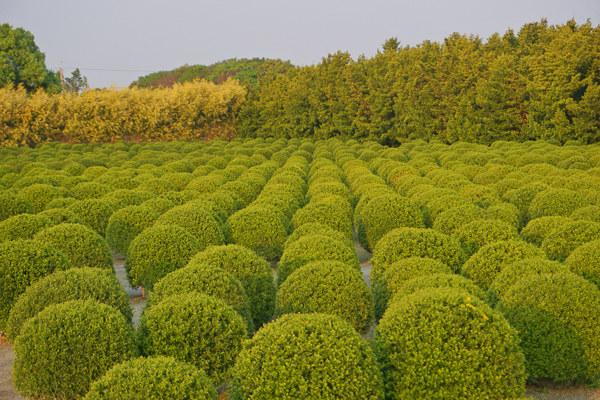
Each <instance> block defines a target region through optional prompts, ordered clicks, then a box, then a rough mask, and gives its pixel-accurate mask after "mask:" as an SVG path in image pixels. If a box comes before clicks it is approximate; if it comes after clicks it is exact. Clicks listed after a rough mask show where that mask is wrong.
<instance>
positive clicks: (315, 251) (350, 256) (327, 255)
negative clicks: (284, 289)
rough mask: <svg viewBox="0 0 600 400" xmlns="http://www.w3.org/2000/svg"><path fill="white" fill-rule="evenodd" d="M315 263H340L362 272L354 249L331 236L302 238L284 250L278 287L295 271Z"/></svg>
mask: <svg viewBox="0 0 600 400" xmlns="http://www.w3.org/2000/svg"><path fill="white" fill-rule="evenodd" d="M315 261H340V262H342V263H343V264H345V265H348V266H350V267H352V268H355V269H357V270H358V271H360V262H359V261H358V256H357V254H356V250H355V249H354V247H349V246H348V245H346V244H344V243H343V242H340V241H337V240H335V239H333V238H331V237H329V236H324V235H320V234H313V235H308V236H303V237H301V238H300V239H298V240H296V241H295V242H293V243H291V244H290V245H289V246H288V247H287V248H286V249H285V250H284V252H283V255H282V256H281V260H280V261H279V264H278V267H277V284H278V286H281V284H282V283H283V282H285V280H286V279H287V277H288V276H290V275H291V274H292V273H293V272H294V271H295V270H297V269H298V268H300V267H302V266H304V265H306V264H309V263H311V262H315Z"/></svg>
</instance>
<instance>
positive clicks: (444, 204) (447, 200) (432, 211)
mask: <svg viewBox="0 0 600 400" xmlns="http://www.w3.org/2000/svg"><path fill="white" fill-rule="evenodd" d="M468 204H472V203H471V202H470V201H469V200H467V199H466V198H464V197H463V196H461V195H459V194H458V193H455V194H449V195H446V196H441V197H436V198H433V199H431V200H430V201H428V202H427V205H426V206H425V207H424V210H423V212H424V213H426V214H427V217H426V218H430V219H431V223H432V224H433V223H435V220H436V218H437V216H438V215H440V214H441V213H443V212H444V211H446V210H449V209H451V208H454V207H459V206H465V205H468Z"/></svg>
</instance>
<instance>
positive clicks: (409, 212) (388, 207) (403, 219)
mask: <svg viewBox="0 0 600 400" xmlns="http://www.w3.org/2000/svg"><path fill="white" fill-rule="evenodd" d="M402 227H411V228H424V227H425V226H424V224H423V216H422V214H421V210H420V209H419V207H417V205H416V204H415V203H414V202H413V201H412V200H409V199H407V198H406V197H402V196H399V195H396V194H391V195H383V196H378V197H376V198H374V199H373V200H371V201H370V202H369V203H368V204H367V205H366V206H365V207H364V208H363V209H362V212H361V214H360V223H359V224H358V225H357V226H356V231H357V234H358V240H359V242H360V244H361V245H362V247H364V248H365V250H367V251H370V252H372V251H373V249H375V246H376V245H377V243H378V242H379V240H380V239H381V238H382V237H383V236H385V234H386V233H388V232H389V231H391V230H392V229H395V228H402Z"/></svg>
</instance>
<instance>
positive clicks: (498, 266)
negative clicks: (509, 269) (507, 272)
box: [462, 240, 545, 290]
mask: <svg viewBox="0 0 600 400" xmlns="http://www.w3.org/2000/svg"><path fill="white" fill-rule="evenodd" d="M526 258H545V257H544V253H543V252H542V251H541V250H540V249H538V248H537V247H535V246H534V245H532V244H529V243H526V242H523V241H520V240H509V241H504V242H496V243H492V244H488V245H486V246H483V247H482V248H480V249H479V250H478V251H477V253H475V254H473V255H472V256H471V258H469V259H468V260H467V262H466V263H465V265H464V266H463V268H462V273H463V275H465V276H466V277H467V278H470V279H472V280H473V281H474V282H475V283H476V284H477V285H478V286H479V287H481V288H483V289H486V290H487V289H488V287H489V286H490V285H491V284H492V282H493V281H494V279H496V277H497V276H498V274H499V273H500V272H502V270H503V269H504V268H505V267H506V266H507V265H509V264H512V263H513V262H515V261H519V260H524V259H526Z"/></svg>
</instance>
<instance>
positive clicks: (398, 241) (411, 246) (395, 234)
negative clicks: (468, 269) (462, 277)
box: [371, 228, 465, 282]
mask: <svg viewBox="0 0 600 400" xmlns="http://www.w3.org/2000/svg"><path fill="white" fill-rule="evenodd" d="M410 257H422V258H433V259H434V260H439V261H441V262H442V263H443V264H445V265H447V266H449V267H450V268H452V270H453V271H454V272H458V270H459V269H460V266H461V265H462V264H463V262H464V259H465V255H464V253H463V251H462V249H461V248H460V245H459V244H458V242H456V241H455V240H454V239H452V238H451V237H450V236H448V235H444V234H443V233H439V232H436V231H434V230H431V229H420V228H399V229H394V230H393V231H390V232H389V233H388V234H387V235H385V236H384V237H383V238H382V239H381V240H380V241H379V244H378V245H377V249H376V251H375V253H373V258H372V259H371V262H372V268H371V282H375V281H376V280H377V279H379V277H381V276H383V274H384V272H385V271H386V270H387V269H388V268H389V266H390V265H392V264H393V263H395V262H396V261H399V260H402V259H404V258H410Z"/></svg>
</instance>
